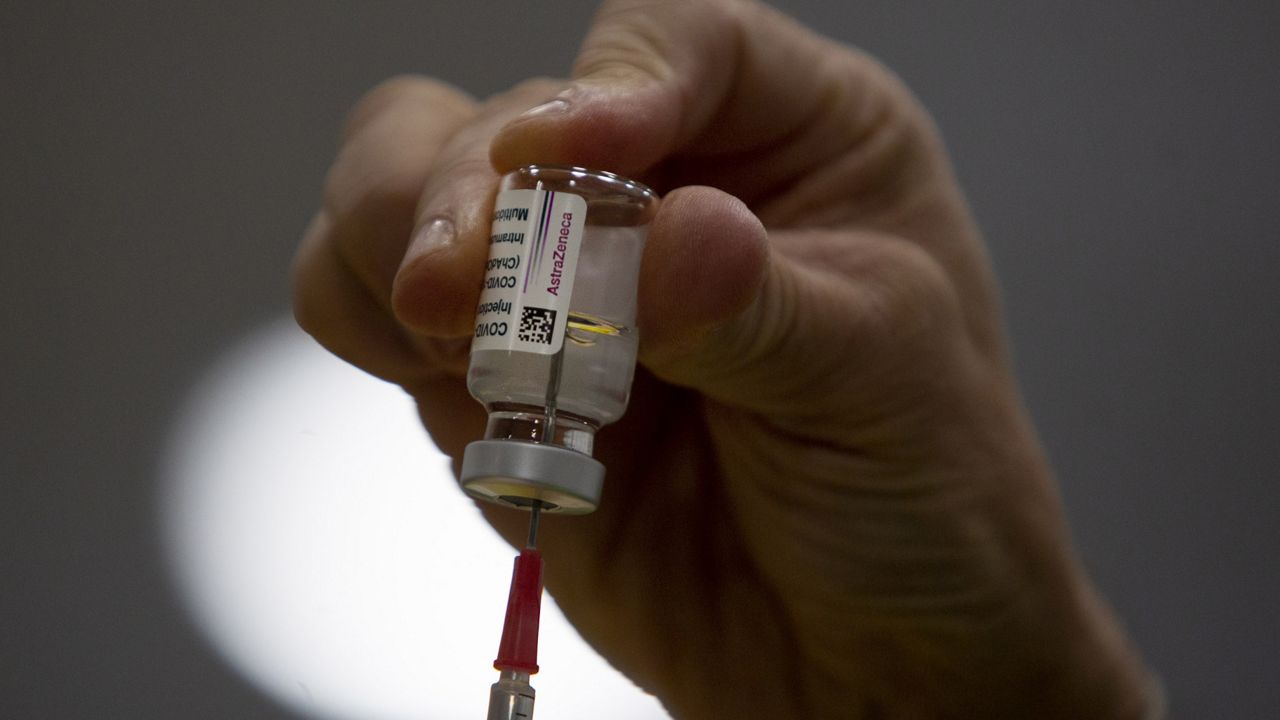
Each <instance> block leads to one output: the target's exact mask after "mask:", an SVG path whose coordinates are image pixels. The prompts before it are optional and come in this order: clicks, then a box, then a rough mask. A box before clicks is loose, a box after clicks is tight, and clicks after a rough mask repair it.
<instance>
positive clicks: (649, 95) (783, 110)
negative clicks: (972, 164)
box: [492, 0, 929, 204]
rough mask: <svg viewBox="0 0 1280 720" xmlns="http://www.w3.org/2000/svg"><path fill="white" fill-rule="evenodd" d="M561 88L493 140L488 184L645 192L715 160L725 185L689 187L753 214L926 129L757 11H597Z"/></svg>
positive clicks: (831, 49)
mask: <svg viewBox="0 0 1280 720" xmlns="http://www.w3.org/2000/svg"><path fill="white" fill-rule="evenodd" d="M573 76H574V82H573V84H572V85H570V86H569V87H568V88H567V89H566V90H564V91H563V92H561V93H560V94H558V95H556V96H554V97H551V98H548V99H547V100H546V102H543V103H542V104H540V105H538V106H536V107H534V108H532V109H531V110H529V111H527V112H526V113H524V114H523V115H521V116H519V117H517V118H515V119H514V120H513V121H512V122H511V123H510V124H508V125H507V126H506V127H505V128H504V129H503V130H502V132H500V133H499V134H498V135H497V136H496V138H495V140H494V143H493V147H492V159H493V162H494V165H495V167H497V169H498V170H499V171H505V170H509V169H512V168H515V167H518V166H520V165H524V164H528V163H533V162H543V163H557V164H565V165H581V166H585V167H597V168H606V169H609V170H611V171H614V172H618V173H621V174H624V175H628V176H632V177H641V178H643V177H646V175H647V174H649V173H650V171H652V170H654V168H655V167H656V166H658V165H659V164H664V165H665V166H670V165H671V164H672V160H673V159H674V160H675V161H676V163H677V164H678V163H679V162H680V161H681V160H696V159H706V158H710V157H717V158H723V159H729V160H730V162H728V163H721V164H720V167H723V168H724V169H723V171H717V167H716V166H717V164H716V163H702V164H700V165H699V173H700V175H699V176H698V177H697V178H695V179H694V180H693V181H694V182H697V183H704V184H709V185H714V186H716V187H720V188H722V189H725V190H727V191H729V192H731V193H733V194H734V195H737V196H738V197H741V198H742V199H744V200H746V201H747V202H748V203H749V204H754V203H753V202H752V201H753V200H754V199H756V198H755V197H753V196H754V195H755V194H757V193H758V192H760V191H761V190H762V189H765V188H775V187H777V186H778V185H779V184H780V183H788V182H795V181H796V180H797V179H799V178H802V177H803V176H805V175H806V174H810V175H811V174H812V173H813V172H814V169H815V168H817V167H820V166H826V165H831V166H833V167H834V165H835V164H836V163H837V162H839V161H840V160H842V159H844V158H846V157H847V155H848V153H850V152H852V151H854V150H856V149H858V148H863V147H868V146H870V145H871V143H870V142H869V140H870V139H871V138H872V137H873V136H875V135H876V133H877V131H878V130H880V129H882V128H891V129H893V130H894V131H895V132H899V131H901V130H902V129H904V128H906V129H909V130H911V131H912V132H911V133H908V134H907V135H908V136H904V137H902V138H900V139H899V140H900V143H901V144H909V143H912V142H914V141H915V140H917V139H918V137H914V136H913V134H914V133H915V132H916V131H925V132H926V133H927V129H928V127H929V123H928V120H927V117H926V116H925V115H924V113H923V111H922V110H921V109H920V108H919V106H918V105H917V104H916V103H915V102H914V100H913V99H912V98H911V96H910V94H909V93H908V92H907V91H906V90H905V88H904V87H903V86H902V85H901V83H899V82H898V81H897V80H896V79H895V78H894V76H893V75H892V73H890V72H889V71H888V70H886V69H885V68H883V66H881V65H880V64H879V63H878V62H876V61H875V60H874V59H872V58H870V57H869V56H867V55H865V54H863V53H861V52H858V51H856V50H853V49H851V48H848V47H845V46H842V45H839V44H837V43H835V42H833V41H831V40H828V39H826V38H823V37H822V36H820V35H817V34H815V33H813V32H811V31H809V30H808V29H806V28H804V27H803V26H801V25H799V24H797V23H796V22H794V21H793V20H791V19H790V18H787V17H786V16H784V15H782V14H781V13H778V12H777V11H775V10H773V9H771V8H769V7H767V6H765V5H763V4H760V3H755V2H741V1H739V0H698V1H694V2H690V1H689V0H613V1H611V2H607V3H606V4H605V5H604V6H603V7H602V9H601V11H600V13H599V15H598V17H597V19H596V22H595V24H594V25H593V27H592V30H591V31H590V33H589V35H588V36H587V39H586V41H585V42H584V44H583V48H582V51H581V53H580V55H579V57H578V60H577V62H576V63H575V67H574V73H573ZM894 145H899V143H894ZM894 150H895V148H894V147H884V148H877V149H876V153H881V152H883V153H886V154H890V153H892V152H893V151H894ZM735 156H739V159H741V158H742V157H746V158H747V159H748V162H749V167H750V172H749V173H745V172H743V166H742V165H741V164H738V163H734V162H732V160H733V158H734V157H735ZM872 160H874V158H872ZM682 179H684V178H682ZM685 180H687V179H685ZM830 180H831V179H830V178H829V179H828V181H830Z"/></svg>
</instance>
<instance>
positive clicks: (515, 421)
mask: <svg viewBox="0 0 1280 720" xmlns="http://www.w3.org/2000/svg"><path fill="white" fill-rule="evenodd" d="M488 409H489V423H488V426H487V427H486V428H485V432H484V437H485V439H486V440H520V441H523V442H534V443H540V444H545V445H555V446H557V447H562V448H566V449H569V450H575V451H577V452H580V453H582V454H584V455H588V456H589V455H591V453H592V449H593V447H594V444H595V435H596V430H598V429H599V426H598V425H597V424H596V423H594V422H592V421H590V420H588V419H587V418H584V417H581V416H579V415H574V414H572V413H566V412H564V411H563V410H557V411H555V412H554V415H551V416H549V415H548V413H547V408H545V407H541V406H538V405H524V404H520V403H493V404H492V405H490V406H489V408H488Z"/></svg>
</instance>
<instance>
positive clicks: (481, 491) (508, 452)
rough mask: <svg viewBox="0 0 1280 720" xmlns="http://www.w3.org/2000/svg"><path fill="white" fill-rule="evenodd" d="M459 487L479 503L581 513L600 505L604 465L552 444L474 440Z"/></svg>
mask: <svg viewBox="0 0 1280 720" xmlns="http://www.w3.org/2000/svg"><path fill="white" fill-rule="evenodd" d="M458 484H460V485H461V486H462V489H463V490H465V491H466V492H467V494H468V495H470V496H472V497H475V498H479V499H481V500H488V501H489V502H495V503H499V504H501V505H508V506H511V507H526V508H527V507H529V506H530V505H532V504H533V501H534V500H539V501H541V502H542V510H543V512H556V513H562V514H565V515H582V514H585V513H589V512H591V511H592V510H595V509H596V506H597V505H599V504H600V491H601V489H602V488H603V487H604V465H601V464H600V461H598V460H596V459H595V458H593V457H591V456H590V455H585V454H583V453H580V452H577V451H576V450H568V449H565V448H562V447H557V446H555V445H541V444H538V443H531V442H523V441H520V440H477V441H475V442H473V443H471V444H469V445H467V449H466V452H464V453H463V455H462V472H461V473H459V475H458Z"/></svg>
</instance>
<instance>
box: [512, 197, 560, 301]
mask: <svg viewBox="0 0 1280 720" xmlns="http://www.w3.org/2000/svg"><path fill="white" fill-rule="evenodd" d="M555 195H556V194H555V193H553V192H549V193H546V194H545V195H543V196H542V207H541V208H539V210H538V215H537V218H538V219H537V220H535V222H536V223H537V224H536V225H534V230H533V242H532V243H531V244H530V246H529V247H530V251H529V261H528V262H526V263H525V265H524V287H523V288H521V292H528V291H529V278H530V277H531V276H534V275H537V274H538V269H539V268H540V267H541V266H542V246H543V245H544V244H545V243H546V235H547V226H548V223H549V221H548V218H550V217H551V204H552V202H554V199H555Z"/></svg>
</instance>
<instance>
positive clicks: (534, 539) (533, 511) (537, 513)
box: [524, 500, 542, 550]
mask: <svg viewBox="0 0 1280 720" xmlns="http://www.w3.org/2000/svg"><path fill="white" fill-rule="evenodd" d="M541 517H542V501H541V500H534V501H533V505H532V506H530V508H529V540H528V541H527V542H525V544H524V545H525V547H527V548H529V549H530V550H532V549H533V548H536V547H538V521H539V519H541Z"/></svg>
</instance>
